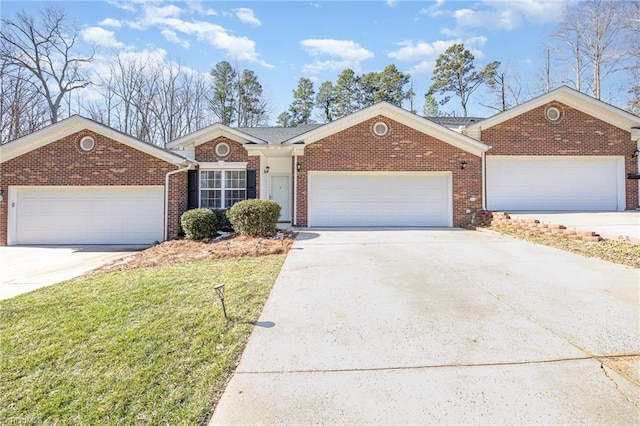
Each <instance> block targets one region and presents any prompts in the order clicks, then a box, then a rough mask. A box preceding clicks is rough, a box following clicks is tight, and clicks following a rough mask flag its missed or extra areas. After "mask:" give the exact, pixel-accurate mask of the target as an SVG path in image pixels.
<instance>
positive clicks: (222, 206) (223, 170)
mask: <svg viewBox="0 0 640 426" xmlns="http://www.w3.org/2000/svg"><path fill="white" fill-rule="evenodd" d="M244 164H246V163H244ZM201 165H202V163H201ZM202 172H220V173H221V175H220V182H221V183H220V188H202ZM227 172H244V180H245V186H244V188H227V187H226V186H225V185H226V179H227V178H226V173H227ZM246 182H247V169H246V168H227V167H225V168H206V169H205V168H202V167H201V168H200V170H198V208H207V209H214V210H223V209H228V208H229V207H225V205H226V191H244V199H245V200H246V199H247V185H246ZM202 191H220V207H203V205H202Z"/></svg>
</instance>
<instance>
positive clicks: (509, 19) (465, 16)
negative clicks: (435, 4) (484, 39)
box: [453, 0, 566, 30]
mask: <svg viewBox="0 0 640 426" xmlns="http://www.w3.org/2000/svg"><path fill="white" fill-rule="evenodd" d="M482 4H483V5H484V7H482V6H474V8H473V9H468V8H464V9H458V10H456V11H455V12H454V14H453V16H454V17H455V19H456V22H457V24H458V25H459V26H463V27H481V28H488V29H506V30H512V29H515V28H519V27H521V26H522V25H523V23H524V22H525V21H526V22H531V23H537V24H544V23H548V22H555V21H557V20H558V19H559V18H560V17H561V16H562V12H563V10H564V7H565V5H566V2H564V1H549V0H518V1H498V0H484V1H483V3H482Z"/></svg>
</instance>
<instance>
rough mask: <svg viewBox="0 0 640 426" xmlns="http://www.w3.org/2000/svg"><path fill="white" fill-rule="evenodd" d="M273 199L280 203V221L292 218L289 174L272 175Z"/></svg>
mask: <svg viewBox="0 0 640 426" xmlns="http://www.w3.org/2000/svg"><path fill="white" fill-rule="evenodd" d="M271 199H272V200H273V201H275V202H276V203H278V204H280V207H282V210H281V211H280V219H278V220H279V221H280V222H288V221H290V220H291V203H290V201H289V200H290V199H291V188H290V186H289V176H288V175H271Z"/></svg>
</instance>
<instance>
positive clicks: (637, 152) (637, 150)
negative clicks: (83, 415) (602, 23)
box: [0, 148, 640, 194]
mask: <svg viewBox="0 0 640 426" xmlns="http://www.w3.org/2000/svg"><path fill="white" fill-rule="evenodd" d="M638 156H640V149H638V148H636V150H635V151H633V153H632V154H631V158H638ZM0 194H1V193H0Z"/></svg>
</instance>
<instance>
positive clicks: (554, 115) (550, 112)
mask: <svg viewBox="0 0 640 426" xmlns="http://www.w3.org/2000/svg"><path fill="white" fill-rule="evenodd" d="M547 118H548V119H549V121H558V120H560V110H559V109H558V108H556V107H549V108H547Z"/></svg>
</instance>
